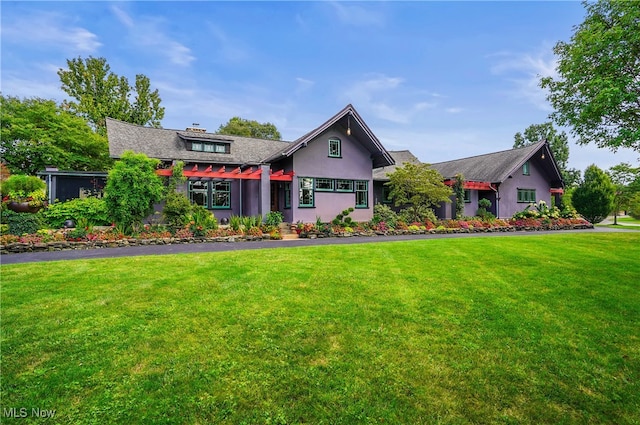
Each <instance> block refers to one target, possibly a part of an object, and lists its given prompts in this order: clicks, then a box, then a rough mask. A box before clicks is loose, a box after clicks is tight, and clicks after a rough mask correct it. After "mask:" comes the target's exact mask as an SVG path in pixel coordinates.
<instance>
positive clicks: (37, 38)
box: [2, 12, 102, 55]
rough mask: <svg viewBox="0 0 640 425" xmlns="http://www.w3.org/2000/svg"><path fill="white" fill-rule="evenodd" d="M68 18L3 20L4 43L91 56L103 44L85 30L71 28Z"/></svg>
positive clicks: (37, 15) (34, 16) (40, 14)
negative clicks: (51, 48) (55, 49)
mask: <svg viewBox="0 0 640 425" xmlns="http://www.w3.org/2000/svg"><path fill="white" fill-rule="evenodd" d="M66 21H68V18H67V17H65V16H63V15H60V14H58V13H45V12H36V13H34V14H32V15H29V16H28V17H27V16H21V17H19V18H17V19H14V20H8V19H7V20H3V26H2V40H3V43H13V44H18V45H27V46H30V47H33V46H41V47H45V48H50V47H55V48H57V49H59V50H62V51H65V52H68V53H72V54H74V55H75V54H90V53H94V52H95V51H97V50H98V49H99V48H100V46H102V43H100V42H99V41H98V36H97V35H96V34H94V33H92V32H91V31H89V30H87V29H86V28H82V27H77V26H72V25H71V24H69V23H68V22H66Z"/></svg>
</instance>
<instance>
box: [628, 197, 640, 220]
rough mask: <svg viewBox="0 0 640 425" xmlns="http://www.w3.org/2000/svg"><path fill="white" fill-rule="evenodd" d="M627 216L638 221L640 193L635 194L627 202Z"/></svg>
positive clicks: (639, 217) (639, 218) (639, 216)
mask: <svg viewBox="0 0 640 425" xmlns="http://www.w3.org/2000/svg"><path fill="white" fill-rule="evenodd" d="M629 215H630V216H631V217H633V218H635V219H636V220H640V193H637V194H636V195H635V196H634V197H633V198H631V200H630V201H629Z"/></svg>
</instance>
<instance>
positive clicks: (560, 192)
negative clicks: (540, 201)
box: [549, 187, 564, 195]
mask: <svg viewBox="0 0 640 425" xmlns="http://www.w3.org/2000/svg"><path fill="white" fill-rule="evenodd" d="M549 192H551V194H553V195H564V189H562V188H561V187H559V188H554V187H552V188H551V189H549Z"/></svg>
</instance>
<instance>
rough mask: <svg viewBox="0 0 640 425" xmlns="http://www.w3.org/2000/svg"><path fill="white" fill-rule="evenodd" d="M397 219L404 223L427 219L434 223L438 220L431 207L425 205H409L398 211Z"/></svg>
mask: <svg viewBox="0 0 640 425" xmlns="http://www.w3.org/2000/svg"><path fill="white" fill-rule="evenodd" d="M398 219H399V220H401V221H404V222H405V223H414V222H418V223H426V222H427V221H429V222H431V223H435V222H436V221H438V219H437V218H436V214H435V213H434V212H433V209H432V208H428V207H425V206H411V207H408V208H405V209H403V210H402V211H400V212H399V213H398Z"/></svg>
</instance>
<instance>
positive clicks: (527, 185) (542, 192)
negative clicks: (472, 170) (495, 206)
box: [499, 161, 551, 218]
mask: <svg viewBox="0 0 640 425" xmlns="http://www.w3.org/2000/svg"><path fill="white" fill-rule="evenodd" d="M499 189H500V211H499V216H500V217H501V218H510V217H511V216H513V214H515V213H516V212H518V211H522V210H523V209H525V207H526V206H527V205H528V203H522V202H521V203H519V202H518V189H535V191H536V202H540V201H545V202H546V203H547V205H549V206H550V205H551V192H550V186H549V183H548V181H547V177H546V176H545V175H543V172H542V170H541V169H540V168H539V167H538V166H537V165H536V162H535V161H531V163H530V174H529V175H528V176H525V175H523V174H522V169H518V170H517V172H515V173H514V174H513V175H512V177H511V178H508V179H507V180H505V181H504V182H503V183H502V184H501V185H500V188H499Z"/></svg>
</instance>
